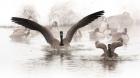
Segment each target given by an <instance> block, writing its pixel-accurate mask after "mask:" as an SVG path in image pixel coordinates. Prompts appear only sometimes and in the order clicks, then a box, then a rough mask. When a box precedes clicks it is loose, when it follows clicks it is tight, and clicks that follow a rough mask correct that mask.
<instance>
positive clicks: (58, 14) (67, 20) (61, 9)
mask: <svg viewBox="0 0 140 78" xmlns="http://www.w3.org/2000/svg"><path fill="white" fill-rule="evenodd" d="M78 18H79V17H78V15H76V13H75V12H74V11H73V10H72V9H70V7H68V6H67V5H65V4H62V5H54V6H53V7H52V8H51V11H50V13H49V22H50V23H52V22H53V21H56V22H57V23H58V25H59V26H64V25H70V24H73V23H75V22H76V21H77V20H78Z"/></svg>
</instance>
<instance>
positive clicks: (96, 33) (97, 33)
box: [89, 28, 105, 41]
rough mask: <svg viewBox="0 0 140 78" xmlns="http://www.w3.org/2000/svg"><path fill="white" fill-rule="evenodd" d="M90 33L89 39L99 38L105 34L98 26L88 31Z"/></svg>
mask: <svg viewBox="0 0 140 78" xmlns="http://www.w3.org/2000/svg"><path fill="white" fill-rule="evenodd" d="M89 33H90V40H94V41H97V40H100V39H103V38H105V35H104V33H103V32H100V30H99V28H96V29H95V30H94V31H91V32H89Z"/></svg>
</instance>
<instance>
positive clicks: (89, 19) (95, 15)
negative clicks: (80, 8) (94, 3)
mask: <svg viewBox="0 0 140 78" xmlns="http://www.w3.org/2000/svg"><path fill="white" fill-rule="evenodd" d="M103 13H104V11H98V12H95V13H93V14H90V15H88V16H86V17H84V18H83V19H81V20H80V21H79V22H78V23H77V24H75V25H74V26H72V27H71V28H70V29H69V30H68V32H67V34H66V38H65V39H66V40H67V41H68V42H69V43H70V42H71V40H72V37H73V35H74V33H75V32H76V31H77V30H78V29H79V28H81V27H84V26H86V25H87V24H89V23H91V22H92V21H94V20H95V19H97V18H98V17H100V16H101V15H103Z"/></svg>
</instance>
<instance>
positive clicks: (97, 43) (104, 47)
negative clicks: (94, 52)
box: [95, 41, 107, 52]
mask: <svg viewBox="0 0 140 78" xmlns="http://www.w3.org/2000/svg"><path fill="white" fill-rule="evenodd" d="M95 46H96V48H100V49H103V51H104V52H107V47H106V45H105V44H104V43H100V42H99V41H96V42H95Z"/></svg>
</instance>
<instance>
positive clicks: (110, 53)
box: [108, 44, 112, 57]
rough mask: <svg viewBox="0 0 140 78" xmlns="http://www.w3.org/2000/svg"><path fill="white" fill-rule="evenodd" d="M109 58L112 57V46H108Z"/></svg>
mask: <svg viewBox="0 0 140 78" xmlns="http://www.w3.org/2000/svg"><path fill="white" fill-rule="evenodd" d="M108 57H112V51H111V44H108Z"/></svg>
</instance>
